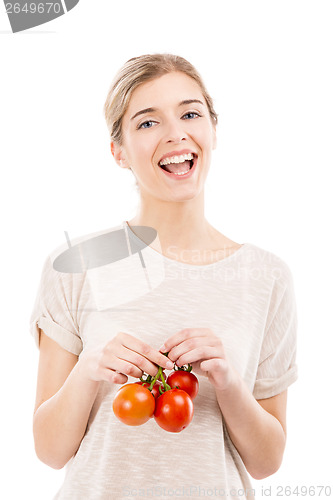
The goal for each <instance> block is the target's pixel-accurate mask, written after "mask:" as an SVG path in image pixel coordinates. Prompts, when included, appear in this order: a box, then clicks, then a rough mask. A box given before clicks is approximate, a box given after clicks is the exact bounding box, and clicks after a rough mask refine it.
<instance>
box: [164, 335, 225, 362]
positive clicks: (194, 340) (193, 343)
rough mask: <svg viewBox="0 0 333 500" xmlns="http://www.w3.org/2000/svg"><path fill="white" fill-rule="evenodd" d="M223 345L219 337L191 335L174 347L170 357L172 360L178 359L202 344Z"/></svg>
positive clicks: (169, 354)
mask: <svg viewBox="0 0 333 500" xmlns="http://www.w3.org/2000/svg"><path fill="white" fill-rule="evenodd" d="M218 345H221V340H220V339H219V338H217V337H215V336H214V337H191V338H189V339H188V340H184V342H182V343H181V344H178V345H177V346H175V347H173V348H172V349H171V350H170V351H169V353H168V358H170V359H171V360H172V361H174V362H175V361H177V360H178V359H179V358H180V356H182V355H183V354H185V353H187V352H189V351H192V350H193V349H196V348H197V347H200V346H210V347H215V346H218Z"/></svg>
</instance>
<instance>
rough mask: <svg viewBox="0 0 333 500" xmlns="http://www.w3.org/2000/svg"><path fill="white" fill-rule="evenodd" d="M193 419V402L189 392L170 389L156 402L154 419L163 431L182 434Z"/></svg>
mask: <svg viewBox="0 0 333 500" xmlns="http://www.w3.org/2000/svg"><path fill="white" fill-rule="evenodd" d="M192 418H193V402H192V399H191V398H190V396H189V395H188V394H187V392H185V391H182V390H180V389H170V390H168V391H166V392H164V393H163V394H162V395H161V396H160V397H159V398H158V399H157V401H156V404H155V411H154V419H155V421H156V422H157V424H158V425H159V426H160V427H162V429H164V430H166V431H169V432H180V431H182V430H183V429H185V427H187V426H188V425H189V424H190V422H191V420H192Z"/></svg>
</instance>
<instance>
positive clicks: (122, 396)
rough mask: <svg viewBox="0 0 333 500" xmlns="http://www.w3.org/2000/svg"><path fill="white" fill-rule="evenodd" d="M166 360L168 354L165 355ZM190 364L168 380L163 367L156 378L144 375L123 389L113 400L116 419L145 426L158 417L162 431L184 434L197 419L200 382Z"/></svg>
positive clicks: (172, 374) (128, 423)
mask: <svg viewBox="0 0 333 500" xmlns="http://www.w3.org/2000/svg"><path fill="white" fill-rule="evenodd" d="M164 354H165V356H167V355H168V353H164ZM191 370H192V366H191V365H190V364H188V365H187V368H186V367H185V366H182V367H180V368H177V367H176V365H175V366H174V371H173V372H172V373H170V375H169V376H168V377H167V379H166V380H165V378H164V377H165V374H164V373H163V369H162V367H161V366H159V367H158V372H157V374H156V375H155V377H151V375H147V377H146V378H144V375H143V376H142V377H141V378H140V381H139V382H134V383H133V384H126V385H123V386H122V387H121V388H120V389H119V390H118V392H117V393H116V395H115V397H114V400H113V405H112V408H113V412H114V414H115V416H116V417H117V418H118V419H119V420H120V421H121V422H123V423H124V424H127V425H142V424H144V423H145V422H147V421H148V420H149V419H150V418H152V417H154V419H155V422H156V423H157V424H158V425H159V426H160V427H162V429H164V430H166V431H169V432H180V431H182V430H184V429H185V428H186V427H187V426H188V425H189V424H190V423H191V421H192V418H193V411H194V409H193V399H194V398H195V397H196V395H197V394H198V390H199V382H198V379H197V377H196V376H195V375H194V374H193V373H191Z"/></svg>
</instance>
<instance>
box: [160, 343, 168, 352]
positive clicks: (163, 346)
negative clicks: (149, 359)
mask: <svg viewBox="0 0 333 500" xmlns="http://www.w3.org/2000/svg"><path fill="white" fill-rule="evenodd" d="M159 351H161V352H165V351H166V349H165V345H164V344H163V345H162V346H161V347H160V348H159Z"/></svg>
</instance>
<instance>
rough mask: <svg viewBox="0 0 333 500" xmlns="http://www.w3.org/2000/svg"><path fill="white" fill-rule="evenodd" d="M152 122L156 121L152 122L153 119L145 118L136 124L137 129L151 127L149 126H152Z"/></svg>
mask: <svg viewBox="0 0 333 500" xmlns="http://www.w3.org/2000/svg"><path fill="white" fill-rule="evenodd" d="M154 123H157V122H154V121H153V120H146V121H145V122H142V123H140V124H139V125H138V126H137V129H138V130H139V129H140V128H151V127H153V124H154Z"/></svg>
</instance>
